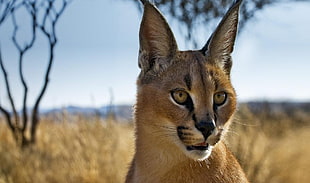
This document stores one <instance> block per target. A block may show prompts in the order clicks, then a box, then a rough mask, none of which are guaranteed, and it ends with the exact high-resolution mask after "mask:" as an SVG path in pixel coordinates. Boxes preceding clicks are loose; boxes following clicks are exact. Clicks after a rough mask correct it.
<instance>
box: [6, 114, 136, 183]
mask: <svg viewBox="0 0 310 183" xmlns="http://www.w3.org/2000/svg"><path fill="white" fill-rule="evenodd" d="M38 139H39V140H38V143H37V145H36V146H34V147H31V148H29V149H24V150H20V149H19V148H17V147H16V146H15V144H14V142H13V139H12V138H11V134H10V133H9V132H8V130H7V128H6V126H4V124H0V183H4V182H7V183H28V182H29V183H43V182H44V183H53V182H55V183H60V182H61V183H66V182H68V183H69V182H72V183H80V182H81V183H82V182H83V183H96V182H100V183H102V182H107V183H110V182H111V183H114V182H115V183H117V182H123V181H124V176H125V174H126V171H127V166H128V163H129V162H130V160H131V157H132V154H133V132H132V127H131V126H128V125H122V124H117V123H111V122H109V123H108V124H103V123H100V122H89V121H88V122H87V121H83V120H82V121H81V120H79V122H77V123H69V122H66V123H60V124H57V123H53V122H48V121H42V123H41V125H40V127H39V131H38Z"/></svg>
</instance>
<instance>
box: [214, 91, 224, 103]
mask: <svg viewBox="0 0 310 183" xmlns="http://www.w3.org/2000/svg"><path fill="white" fill-rule="evenodd" d="M226 98H227V94H226V93H225V92H217V93H215V94H214V96H213V103H214V104H215V105H217V106H220V105H223V104H224V103H225V102H226Z"/></svg>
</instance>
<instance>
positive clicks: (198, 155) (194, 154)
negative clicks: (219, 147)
mask: <svg viewBox="0 0 310 183" xmlns="http://www.w3.org/2000/svg"><path fill="white" fill-rule="evenodd" d="M212 148H213V146H209V147H208V149H207V150H187V149H186V148H185V149H184V152H185V154H186V156H188V157H189V158H191V159H193V160H197V161H203V160H205V159H207V158H208V157H209V156H210V155H211V152H212Z"/></svg>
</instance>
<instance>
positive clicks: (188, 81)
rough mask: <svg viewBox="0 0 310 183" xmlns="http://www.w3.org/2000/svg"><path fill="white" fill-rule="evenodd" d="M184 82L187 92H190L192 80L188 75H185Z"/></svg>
mask: <svg viewBox="0 0 310 183" xmlns="http://www.w3.org/2000/svg"><path fill="white" fill-rule="evenodd" d="M184 82H185V84H186V86H187V88H188V90H191V88H192V79H191V76H190V75H189V74H186V75H185V77H184Z"/></svg>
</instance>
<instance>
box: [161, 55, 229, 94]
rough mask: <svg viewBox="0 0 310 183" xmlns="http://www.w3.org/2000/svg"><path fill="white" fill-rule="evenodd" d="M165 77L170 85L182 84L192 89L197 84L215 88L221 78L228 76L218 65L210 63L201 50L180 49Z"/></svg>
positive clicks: (224, 78)
mask: <svg viewBox="0 0 310 183" xmlns="http://www.w3.org/2000/svg"><path fill="white" fill-rule="evenodd" d="M165 78H167V79H165V80H166V81H168V84H167V85H168V86H171V85H172V86H174V85H178V86H181V85H182V86H187V88H188V89H191V88H193V87H194V86H197V85H198V86H199V87H200V86H204V87H207V88H209V87H212V88H213V87H215V86H217V85H219V84H220V83H221V82H222V81H221V80H226V78H227V76H226V75H225V73H224V72H223V71H222V70H221V69H220V68H218V67H217V66H216V65H213V64H211V63H208V60H207V58H206V56H204V55H203V54H202V53H200V52H199V51H180V52H178V53H177V56H176V57H175V59H174V63H173V64H172V65H171V67H170V68H169V69H168V70H167V72H166V74H165ZM219 78H221V79H219ZM227 79H228V78H227Z"/></svg>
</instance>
